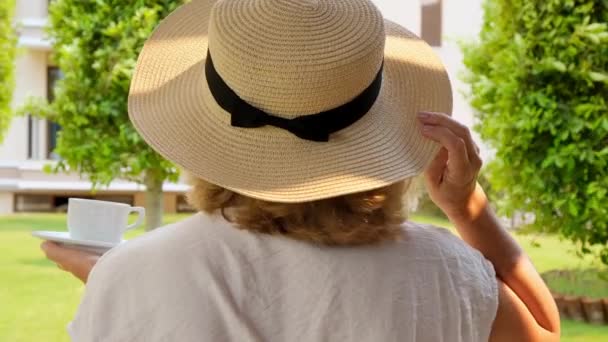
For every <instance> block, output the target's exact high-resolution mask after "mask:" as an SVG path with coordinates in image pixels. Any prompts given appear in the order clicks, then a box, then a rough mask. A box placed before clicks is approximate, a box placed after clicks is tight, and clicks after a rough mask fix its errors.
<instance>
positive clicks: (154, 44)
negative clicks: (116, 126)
mask: <svg viewBox="0 0 608 342" xmlns="http://www.w3.org/2000/svg"><path fill="white" fill-rule="evenodd" d="M208 49H209V51H210V53H211V56H212V57H213V61H214V64H215V66H216V69H217V71H218V73H219V74H220V75H221V77H222V78H223V79H224V80H225V82H226V83H227V84H228V85H229V86H230V87H231V88H232V89H233V90H234V91H235V92H236V93H237V94H238V95H239V97H241V98H242V99H243V100H245V101H247V102H249V103H250V104H252V105H254V106H256V107H258V108H260V109H262V110H264V111H266V112H268V113H271V114H273V115H276V116H281V117H285V118H292V117H297V116H301V115H307V114H315V113H318V112H322V111H325V110H329V109H332V108H335V107H338V106H340V105H342V104H344V103H346V102H348V101H350V100H352V99H353V98H354V97H356V96H357V95H359V94H360V93H361V92H362V91H363V90H364V89H365V88H366V87H367V86H369V84H370V83H371V82H372V80H373V79H374V77H375V76H376V74H377V72H378V70H379V69H380V66H381V64H382V61H383V59H384V63H385V65H384V74H383V77H384V80H383V84H382V90H381V92H380V96H379V98H378V100H377V101H376V103H375V104H374V106H373V107H372V109H371V110H370V111H369V112H368V113H367V114H366V115H365V116H363V118H361V119H360V120H359V121H357V122H355V123H354V124H353V125H351V126H349V127H347V128H345V129H343V130H341V131H338V132H336V133H334V134H332V135H331V136H330V141H329V142H312V141H307V140H302V139H300V138H297V137H296V136H294V135H293V134H291V133H289V132H287V131H285V130H282V129H279V128H275V127H271V126H264V127H261V128H255V129H252V128H236V127H232V126H231V125H230V114H229V113H227V112H225V111H224V110H223V109H222V108H221V107H220V106H219V105H218V104H217V103H216V102H215V100H214V98H213V96H212V95H211V93H210V91H209V89H208V86H207V81H206V79H205V68H204V66H205V58H206V56H207V50H208ZM451 109H452V93H451V87H450V82H449V79H448V76H447V73H446V72H445V69H444V67H443V65H442V63H441V62H440V60H439V59H438V58H437V56H436V55H435V54H434V52H433V51H432V49H431V47H429V46H428V45H427V44H426V43H425V42H423V41H422V40H420V39H419V38H418V37H416V36H415V35H414V34H412V33H411V32H409V31H408V30H407V29H405V28H403V27H401V26H399V25H397V24H394V23H392V22H390V21H385V20H384V19H383V18H382V16H381V14H380V13H379V11H378V10H377V9H376V7H375V6H374V5H373V4H372V3H371V2H370V1H368V0H220V1H210V0H194V1H192V2H190V3H188V4H186V5H183V6H182V7H180V8H179V9H177V10H176V11H174V12H173V13H172V14H171V15H169V16H168V17H167V18H166V19H165V20H164V21H163V22H162V23H161V24H160V25H159V27H158V28H157V29H156V30H155V32H154V33H153V35H152V36H151V37H150V39H149V40H148V41H147V43H146V44H145V46H144V48H143V50H142V52H141V53H140V56H139V59H138V62H137V67H136V70H135V74H134V76H133V80H132V83H131V91H130V95H129V115H130V117H131V120H132V122H133V124H134V125H135V127H136V129H137V130H138V131H139V132H140V134H141V135H142V137H143V138H144V139H145V140H146V142H148V144H150V145H151V146H152V147H153V148H154V149H156V150H157V151H158V152H159V153H160V154H161V155H163V156H164V157H165V158H167V159H169V160H171V161H173V162H175V163H176V164H178V165H179V166H181V167H183V168H184V169H186V170H188V171H189V172H191V173H192V174H193V175H195V176H198V177H201V178H203V179H205V180H207V181H209V182H212V183H215V184H218V185H221V186H223V187H226V188H228V189H231V190H234V191H236V192H238V193H241V194H244V195H247V196H251V197H255V198H259V199H264V200H268V201H276V202H305V201H312V200H317V199H322V198H328V197H334V196H339V195H344V194H349V193H354V192H360V191H365V190H370V189H374V188H378V187H382V186H386V185H389V184H391V183H394V182H396V181H399V180H403V179H405V178H408V177H412V176H415V175H418V174H419V173H421V172H422V171H423V170H424V169H425V168H426V166H427V165H428V163H429V162H430V160H431V159H432V158H433V157H434V155H435V154H436V152H437V148H438V147H437V145H436V144H435V143H433V142H431V141H429V140H427V139H425V138H423V137H422V136H421V135H420V133H419V130H418V126H417V125H418V124H417V122H416V113H417V112H419V111H421V110H427V111H437V112H445V113H448V114H449V113H451Z"/></svg>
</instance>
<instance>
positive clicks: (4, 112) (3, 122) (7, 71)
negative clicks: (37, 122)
mask: <svg viewBox="0 0 608 342" xmlns="http://www.w3.org/2000/svg"><path fill="white" fill-rule="evenodd" d="M14 9H15V2H14V0H2V1H0V143H1V142H2V140H3V138H4V132H6V130H7V129H8V126H9V124H10V123H11V119H12V110H11V100H12V98H13V90H14V88H15V74H14V68H15V46H16V42H17V35H16V33H15V29H14V27H13V12H14Z"/></svg>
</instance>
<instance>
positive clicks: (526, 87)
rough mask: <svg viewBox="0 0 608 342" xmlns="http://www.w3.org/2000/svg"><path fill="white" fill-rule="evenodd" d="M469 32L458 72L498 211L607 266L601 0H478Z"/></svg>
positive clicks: (606, 102) (606, 10)
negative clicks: (523, 214)
mask: <svg viewBox="0 0 608 342" xmlns="http://www.w3.org/2000/svg"><path fill="white" fill-rule="evenodd" d="M479 38H480V39H479V41H478V42H476V43H470V44H463V51H464V63H465V65H466V67H467V68H468V73H467V75H466V77H465V78H466V81H468V83H469V84H470V85H471V90H472V94H471V97H470V101H471V104H472V106H473V108H474V109H475V110H476V115H477V118H478V124H477V127H476V129H477V131H478V132H479V133H480V134H481V136H482V138H483V139H484V140H485V141H487V142H488V143H490V145H491V146H492V147H494V148H495V149H496V157H495V158H494V160H493V161H492V162H491V164H490V165H489V166H490V167H489V171H490V179H491V181H492V185H493V186H494V187H495V188H496V189H495V190H498V191H501V192H502V193H503V195H504V197H503V202H502V203H501V204H502V205H501V207H502V209H503V210H504V211H505V212H506V213H507V214H510V213H512V212H513V211H514V210H523V211H527V212H533V213H534V214H535V217H536V219H535V222H534V223H533V224H532V226H531V228H532V229H535V230H539V231H548V232H559V233H561V234H562V235H563V236H565V237H567V238H569V239H571V240H573V241H575V242H577V243H578V244H579V246H580V250H581V251H582V252H584V253H589V252H591V251H592V250H595V251H598V253H599V255H600V257H601V259H602V261H603V262H604V263H608V245H607V244H606V243H607V242H608V1H606V0H544V1H539V0H535V1H529V0H486V1H485V4H484V22H483V27H482V29H481V33H480V37H479ZM593 245H596V246H597V247H598V248H597V249H590V248H589V247H590V246H593Z"/></svg>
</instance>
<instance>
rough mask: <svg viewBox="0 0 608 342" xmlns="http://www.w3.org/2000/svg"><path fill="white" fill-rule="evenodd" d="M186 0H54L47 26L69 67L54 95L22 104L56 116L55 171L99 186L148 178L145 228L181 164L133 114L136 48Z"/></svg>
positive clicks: (157, 215) (152, 224) (59, 59)
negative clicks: (162, 151)
mask: <svg viewBox="0 0 608 342" xmlns="http://www.w3.org/2000/svg"><path fill="white" fill-rule="evenodd" d="M182 2H184V1H182V0H138V1H122V0H97V1H82V0H55V1H53V2H51V4H50V8H49V12H50V27H49V28H48V34H49V37H50V38H51V40H52V42H53V52H54V61H55V62H56V63H57V66H58V67H59V68H60V69H61V70H62V72H63V78H62V79H61V80H59V81H58V82H57V84H56V86H55V99H54V101H53V102H52V103H50V104H46V103H44V101H43V100H41V99H38V100H31V101H30V102H29V103H28V104H27V105H26V106H25V107H24V108H23V109H22V110H21V111H22V112H25V111H27V112H36V113H39V115H41V116H43V117H46V118H48V119H51V120H53V121H55V122H57V123H58V124H59V125H60V126H61V131H60V132H59V133H58V136H57V148H56V150H55V152H56V153H57V154H58V155H59V156H61V160H60V161H59V162H58V164H56V166H54V168H53V171H55V172H63V171H67V170H70V171H76V172H78V173H80V174H84V175H87V176H89V178H90V179H91V181H92V182H93V183H94V185H95V186H98V185H104V184H108V183H110V182H111V181H112V180H114V179H117V178H121V179H127V180H131V181H134V182H138V183H140V184H144V185H145V186H146V209H147V210H146V221H147V228H148V229H153V228H156V227H158V226H159V225H160V224H161V218H162V204H163V202H162V186H163V182H164V181H165V180H172V181H175V180H176V179H177V177H178V171H177V169H176V168H175V167H174V166H173V165H172V164H171V163H170V162H168V161H166V160H164V159H163V158H162V157H161V156H160V155H158V154H157V153H156V152H155V151H153V150H152V149H151V148H150V147H148V145H147V144H146V143H145V142H144V141H143V140H142V138H141V137H140V136H139V134H138V133H137V132H136V131H135V129H134V128H133V126H132V125H131V122H130V121H129V118H128V114H127V95H128V92H129V85H130V81H131V76H132V73H133V70H134V67H135V64H136V60H137V55H138V53H139V51H140V49H141V48H142V46H143V43H144V42H145V40H146V39H147V38H148V36H150V34H151V33H152V30H153V29H154V28H155V27H156V25H157V24H158V22H159V21H160V20H161V19H162V18H163V17H165V16H166V15H167V14H168V13H170V12H171V11H172V10H173V9H175V8H176V7H177V6H178V5H179V4H181V3H182Z"/></svg>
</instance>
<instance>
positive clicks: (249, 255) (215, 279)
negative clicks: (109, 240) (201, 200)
mask: <svg viewBox="0 0 608 342" xmlns="http://www.w3.org/2000/svg"><path fill="white" fill-rule="evenodd" d="M403 229H404V238H403V239H402V240H401V241H399V242H389V243H385V244H382V245H380V246H377V245H376V246H373V245H372V246H360V247H325V246H319V245H313V244H308V243H303V242H298V241H295V240H292V239H287V238H281V237H276V236H269V235H264V234H256V233H250V232H244V231H242V230H237V229H235V228H234V227H232V226H231V225H230V224H228V223H227V222H226V221H224V220H223V219H220V218H215V217H209V216H207V215H204V214H196V215H194V216H192V217H190V218H188V219H186V220H184V221H182V222H179V223H176V224H174V225H171V226H168V227H165V228H162V229H159V230H157V231H154V232H152V233H149V234H146V235H144V236H142V237H140V238H138V239H136V240H133V241H131V242H129V243H128V244H125V245H124V246H122V247H119V248H116V249H115V250H113V251H111V252H110V253H108V254H107V255H106V256H104V257H103V258H102V259H101V261H100V262H99V263H98V265H97V266H96V267H95V269H94V271H93V273H92V274H91V279H92V281H91V282H90V285H89V287H88V288H87V293H86V295H85V298H84V301H83V305H81V311H80V312H78V314H77V316H76V319H75V320H74V322H73V323H71V326H70V333H71V334H72V336H73V339H74V340H80V338H79V336H80V334H84V333H85V332H86V336H95V337H96V339H95V340H103V341H105V340H108V341H130V340H141V341H177V340H179V341H487V340H488V337H489V334H490V331H491V327H492V322H493V320H494V317H495V314H496V309H497V305H498V294H497V287H496V278H495V274H494V269H493V268H492V266H491V264H490V263H489V262H488V261H486V260H485V259H484V258H483V256H482V255H481V254H480V253H479V252H478V251H476V250H474V249H472V248H471V247H469V246H468V245H466V244H465V243H464V242H462V241H461V240H460V239H458V238H457V237H455V236H453V235H452V234H451V233H450V232H448V231H446V230H444V229H438V228H434V227H431V226H423V225H419V224H415V223H406V224H405V225H404V227H403ZM125 308H126V309H127V310H125ZM107 317H112V318H113V319H107ZM83 336H84V335H83ZM82 339H83V340H84V338H82Z"/></svg>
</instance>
